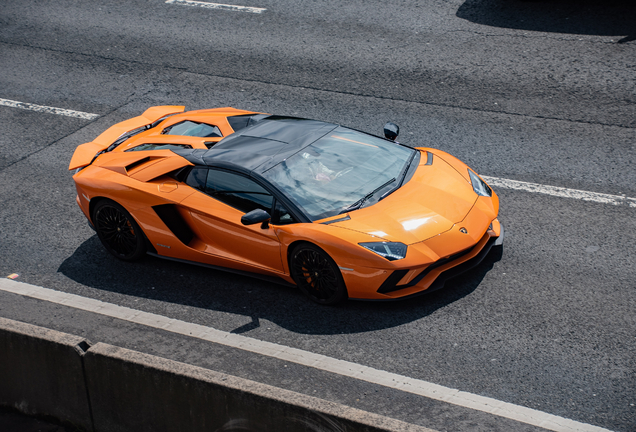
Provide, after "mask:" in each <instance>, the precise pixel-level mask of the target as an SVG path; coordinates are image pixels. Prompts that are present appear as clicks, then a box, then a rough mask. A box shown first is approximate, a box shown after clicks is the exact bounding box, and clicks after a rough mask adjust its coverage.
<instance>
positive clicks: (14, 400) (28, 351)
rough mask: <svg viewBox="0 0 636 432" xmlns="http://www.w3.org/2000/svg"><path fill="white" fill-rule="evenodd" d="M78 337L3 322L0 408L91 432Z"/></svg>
mask: <svg viewBox="0 0 636 432" xmlns="http://www.w3.org/2000/svg"><path fill="white" fill-rule="evenodd" d="M88 348H89V344H88V342H87V341H86V340H85V339H84V338H82V337H79V336H73V335H69V334H66V333H61V332H58V331H55V330H49V329H45V328H42V327H37V326H34V325H30V324H25V323H21V322H18V321H12V320H9V319H5V318H0V405H4V406H10V407H12V408H15V409H17V410H18V411H20V412H23V413H25V414H29V415H37V416H50V417H54V418H56V419H58V420H59V421H61V422H63V423H68V424H71V425H74V426H76V427H79V428H82V429H86V430H92V424H91V415H90V408H89V402H88V395H87V393H86V385H85V380H84V372H83V366H82V355H83V353H84V351H85V350H86V349H88Z"/></svg>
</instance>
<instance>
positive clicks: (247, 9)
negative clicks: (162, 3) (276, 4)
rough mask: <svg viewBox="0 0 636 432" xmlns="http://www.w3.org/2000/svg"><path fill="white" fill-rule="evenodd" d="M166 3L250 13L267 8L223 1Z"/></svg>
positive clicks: (190, 0) (192, 0) (170, 1)
mask: <svg viewBox="0 0 636 432" xmlns="http://www.w3.org/2000/svg"><path fill="white" fill-rule="evenodd" d="M166 3H168V4H176V5H181V6H196V7H202V8H207V9H222V10H231V11H237V12H250V13H257V14H260V13H263V12H265V11H266V10H267V9H265V8H258V7H252V6H238V5H229V4H223V3H208V2H202V1H194V0H166Z"/></svg>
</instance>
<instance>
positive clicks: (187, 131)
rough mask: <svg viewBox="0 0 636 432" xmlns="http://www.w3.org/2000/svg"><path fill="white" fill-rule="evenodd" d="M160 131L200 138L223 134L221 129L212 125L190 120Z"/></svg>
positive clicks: (167, 133)
mask: <svg viewBox="0 0 636 432" xmlns="http://www.w3.org/2000/svg"><path fill="white" fill-rule="evenodd" d="M161 133H162V134H166V135H183V136H194V137H202V138H208V137H222V136H223V134H222V133H221V129H219V128H218V127H216V126H214V125H209V124H206V123H198V122H193V121H190V120H186V121H182V122H181V123H177V124H173V125H172V126H168V127H167V128H165V129H164V130H163V131H162V132H161Z"/></svg>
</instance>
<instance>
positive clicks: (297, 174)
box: [263, 127, 415, 220]
mask: <svg viewBox="0 0 636 432" xmlns="http://www.w3.org/2000/svg"><path fill="white" fill-rule="evenodd" d="M414 153H415V150H413V149H411V148H408V147H404V146H401V145H399V144H395V143H392V142H390V141H387V140H385V139H382V138H378V137H374V136H371V135H368V134H365V133H362V132H357V131H354V130H351V129H347V128H344V127H338V128H337V129H335V130H334V131H332V132H331V133H329V134H327V135H325V136H324V137H322V138H320V139H319V140H317V141H315V142H314V143H312V144H311V145H309V146H307V147H305V148H303V149H302V150H301V151H299V152H298V153H296V154H295V155H293V156H290V157H288V158H287V159H285V160H283V161H282V162H280V163H279V164H278V165H275V166H274V167H272V168H270V169H269V170H267V171H266V172H265V173H264V174H263V176H264V177H265V178H266V179H267V180H268V181H269V182H270V183H272V184H273V185H274V186H275V187H276V188H277V189H278V190H280V191H282V192H283V193H285V195H287V197H288V198H290V199H291V200H292V201H293V202H294V204H296V205H297V206H298V207H299V208H300V209H301V210H302V211H303V212H304V213H305V214H306V215H307V216H309V218H310V219H311V220H319V219H322V218H326V217H329V216H334V215H337V214H339V213H341V212H343V211H346V209H347V208H349V207H350V206H352V205H354V204H356V203H360V205H362V204H366V205H370V204H373V203H374V202H377V201H378V200H379V198H380V197H381V195H382V193H383V192H385V191H387V190H389V188H390V187H391V185H392V183H394V182H398V178H399V177H400V174H401V173H402V172H403V170H404V169H405V168H406V164H407V163H408V161H409V160H410V158H411V157H412V156H413V154H414ZM369 194H371V195H369ZM374 195H375V196H374Z"/></svg>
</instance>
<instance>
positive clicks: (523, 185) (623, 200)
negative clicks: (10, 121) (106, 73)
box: [0, 0, 636, 270]
mask: <svg viewBox="0 0 636 432" xmlns="http://www.w3.org/2000/svg"><path fill="white" fill-rule="evenodd" d="M166 3H175V4H177V3H178V4H188V5H190V6H201V5H199V3H201V4H202V5H206V6H205V7H215V8H216V7H218V8H221V7H226V6H227V7H229V8H232V9H237V8H238V10H243V9H244V8H245V9H259V8H250V7H247V6H233V5H223V4H217V3H205V2H197V1H191V0H167V1H166ZM190 3H195V4H192V5H191V4H190ZM264 10H265V9H261V11H264ZM248 12H253V11H251V10H250V11H248ZM255 13H260V12H255ZM0 105H2V106H8V107H12V108H20V109H26V110H30V111H37V112H44V113H47V114H57V115H63V116H66V117H75V118H81V119H85V120H95V119H96V118H98V117H99V116H100V115H99V114H92V113H86V112H82V111H74V110H69V109H64V108H55V107H50V106H44V105H35V104H31V103H27V102H19V101H14V100H9V99H2V98H0ZM482 178H483V179H484V180H486V182H488V184H490V185H491V186H496V187H501V188H504V189H516V190H523V191H526V192H533V193H540V194H544V195H551V196H556V197H561V198H574V199H579V200H582V201H593V202H598V203H602V204H611V205H617V206H618V205H628V206H629V207H632V208H636V198H630V197H626V196H620V195H610V194H604V193H599V192H589V191H584V190H578V189H568V188H564V187H560V186H548V185H542V184H539V183H528V182H523V181H518V180H510V179H502V178H498V177H489V176H482ZM345 270H348V269H345Z"/></svg>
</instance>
